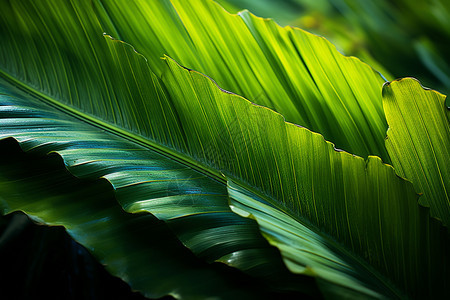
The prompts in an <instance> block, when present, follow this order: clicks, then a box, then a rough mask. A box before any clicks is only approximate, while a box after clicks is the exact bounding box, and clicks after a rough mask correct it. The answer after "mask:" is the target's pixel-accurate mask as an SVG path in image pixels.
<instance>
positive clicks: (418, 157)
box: [383, 78, 450, 226]
mask: <svg viewBox="0 0 450 300" xmlns="http://www.w3.org/2000/svg"><path fill="white" fill-rule="evenodd" d="M445 98H446V97H445V96H444V95H442V94H440V93H438V92H436V91H432V90H425V89H424V88H422V87H421V86H420V83H419V82H418V81H416V80H414V79H411V78H405V79H401V80H396V81H393V82H391V83H389V84H386V85H385V86H384V88H383V105H384V110H385V112H386V118H387V120H388V122H389V130H388V134H387V140H386V148H387V150H388V152H389V155H390V156H391V159H392V163H393V165H394V167H395V169H396V171H397V173H398V174H399V175H400V176H403V177H406V178H408V179H409V180H411V181H412V182H413V183H414V187H415V188H416V191H417V192H418V193H423V196H422V197H421V198H420V201H421V203H423V204H424V205H426V206H429V207H430V211H431V214H432V215H433V216H436V217H437V218H439V219H441V220H442V222H443V223H444V224H445V225H447V226H450V168H449V166H450V123H449V116H450V109H449V108H448V107H447V106H446V105H445Z"/></svg>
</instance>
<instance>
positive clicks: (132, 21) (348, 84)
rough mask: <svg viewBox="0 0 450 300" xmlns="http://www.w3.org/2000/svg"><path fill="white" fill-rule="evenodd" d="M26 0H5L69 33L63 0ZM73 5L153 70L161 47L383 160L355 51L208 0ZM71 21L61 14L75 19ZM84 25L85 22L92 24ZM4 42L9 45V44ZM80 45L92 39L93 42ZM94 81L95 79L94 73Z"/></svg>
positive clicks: (378, 119)
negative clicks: (345, 52)
mask: <svg viewBox="0 0 450 300" xmlns="http://www.w3.org/2000/svg"><path fill="white" fill-rule="evenodd" d="M26 3H27V1H25V2H23V4H21V2H14V3H13V4H12V5H13V7H17V10H18V11H20V10H21V9H23V8H21V7H20V6H24V7H25V8H26V10H27V14H29V13H31V12H32V9H30V7H32V6H38V7H39V6H44V7H46V8H45V11H42V12H40V13H39V15H40V16H41V17H42V18H44V19H45V20H47V21H46V22H47V23H48V24H52V25H47V27H43V30H44V31H43V32H45V30H46V29H45V28H51V31H55V30H56V31H58V34H57V36H63V35H66V34H69V33H68V31H67V29H66V28H67V25H65V24H67V23H68V22H67V21H66V20H63V19H61V17H60V16H58V14H59V13H58V11H57V10H63V11H64V10H67V9H66V8H63V6H64V5H62V4H58V5H57V6H54V5H53V3H52V4H45V2H43V3H39V4H38V5H37V4H32V5H27V4H26ZM73 5H74V7H75V8H76V10H79V18H80V20H81V22H83V23H86V24H89V23H91V22H98V23H99V24H101V27H102V28H101V29H99V30H102V31H101V32H106V33H108V34H110V35H112V36H114V37H116V38H119V39H121V40H123V41H126V42H128V43H130V44H132V45H133V46H135V47H136V49H137V51H138V52H140V53H142V54H143V55H144V56H145V57H146V58H147V59H148V60H149V64H150V67H151V69H152V70H153V72H155V73H156V74H158V75H160V74H161V71H162V67H161V64H160V62H159V58H160V57H161V56H163V55H168V56H170V57H172V58H174V59H175V60H176V61H178V62H179V63H180V64H181V65H183V66H186V67H188V68H191V69H194V70H197V71H200V72H202V73H204V74H207V75H208V76H211V77H212V78H213V79H214V80H216V81H217V82H218V84H219V85H220V86H221V87H222V88H224V89H226V90H229V91H231V92H234V93H237V94H239V95H242V96H243V97H245V98H247V99H249V100H251V101H253V102H255V103H257V104H259V105H263V106H266V107H269V108H272V109H274V110H276V111H277V112H279V113H281V114H282V115H283V116H284V117H285V118H286V120H287V121H289V122H293V123H295V124H299V125H301V126H305V127H307V128H309V129H310V130H312V131H314V132H319V133H321V134H322V135H323V136H324V137H325V138H326V139H327V140H329V141H332V142H334V143H335V144H336V146H337V147H338V148H341V149H344V150H346V151H349V152H350V153H354V154H356V155H360V156H363V157H367V156H368V155H377V156H380V157H381V158H382V159H383V160H384V161H386V162H388V159H389V157H388V155H387V153H386V150H385V148H384V137H385V132H386V129H387V124H386V121H385V118H384V114H383V109H382V102H381V98H380V94H381V86H382V83H383V82H384V81H385V80H384V79H383V78H382V77H381V76H380V75H379V74H378V73H377V72H376V71H374V70H373V69H372V68H370V67H369V66H368V65H366V64H364V63H362V62H361V61H359V60H358V59H356V58H354V57H350V58H349V57H344V56H342V55H341V54H340V53H339V52H338V51H337V50H336V49H335V47H334V46H333V45H331V44H330V43H329V42H328V41H326V40H325V39H323V38H322V37H318V36H315V35H312V34H309V33H307V32H304V31H302V30H300V29H297V28H291V27H285V28H281V27H279V26H278V25H276V23H275V22H273V21H271V20H264V19H260V18H257V17H255V16H253V15H251V14H249V13H248V12H242V13H241V14H240V15H231V14H228V13H227V12H226V11H224V10H223V9H222V8H221V7H220V6H219V5H217V4H216V3H214V2H213V1H210V0H207V1H205V0H194V1H178V0H173V1H167V0H164V1H158V0H151V1H148V0H139V1H132V2H131V3H130V2H129V1H108V0H107V1H102V2H101V3H100V2H98V1H93V3H91V1H88V0H85V1H82V3H78V4H73ZM172 5H173V6H174V7H175V9H174V8H173V7H172ZM78 6H83V7H84V8H77V7H78ZM60 7H61V8H60ZM14 9H16V8H14ZM54 11H56V12H54ZM53 13H54V14H55V15H56V16H52V14H53ZM5 14H9V13H8V12H7V11H5ZM11 15H14V14H13V13H11ZM20 18H22V17H18V18H17V19H18V20H20ZM84 19H87V20H88V21H82V20H84ZM33 20H34V21H33V22H31V23H27V22H26V23H25V24H20V22H19V23H18V24H16V25H14V26H11V25H7V24H5V25H4V28H5V30H6V28H9V27H11V28H9V29H8V32H9V33H8V32H5V33H4V34H3V35H2V36H5V39H4V40H3V41H2V43H5V45H8V43H10V42H8V40H9V39H7V38H6V37H7V36H8V35H9V34H11V32H14V34H18V35H19V36H20V35H23V32H30V31H31V32H33V31H34V29H33V27H34V25H33V24H35V23H36V26H38V27H41V25H39V24H38V23H39V22H40V21H39V19H38V18H34V17H33ZM49 20H51V21H49ZM80 20H78V19H75V20H73V21H71V22H73V23H74V24H77V23H79V22H80ZM93 20H96V21H93ZM86 24H84V25H83V26H84V27H85V30H86V31H89V30H92V27H90V26H86ZM20 27H24V28H23V29H19V28H20ZM53 27H58V28H59V29H55V28H53ZM21 31H22V33H21ZM38 34H39V33H38ZM70 34H71V35H78V33H76V32H73V33H72V32H71V33H70ZM89 34H94V32H90V33H89ZM95 34H99V31H95ZM31 38H33V36H32V35H31ZM77 40H80V39H79V37H77V38H74V39H71V40H70V41H68V42H67V43H66V44H63V45H58V43H59V38H55V39H48V42H47V44H46V46H44V47H45V48H52V47H58V48H61V47H62V48H63V49H68V50H67V52H68V53H70V51H72V50H70V49H73V47H79V46H80V45H77V44H76V42H75V41H77ZM11 43H12V45H11V47H12V50H11V51H15V50H13V49H15V46H13V45H14V43H13V42H11ZM86 46H87V47H88V49H89V48H90V47H95V48H97V47H98V45H97V42H95V41H92V44H88V45H86ZM38 47H42V46H38ZM44 51H50V52H55V50H54V49H45V50H44ZM54 54H55V55H57V56H56V57H58V56H59V55H58V54H57V53H54ZM30 58H32V56H31V57H30ZM27 59H28V58H27V57H26V56H25V58H23V60H21V61H20V60H18V61H14V60H13V61H11V62H9V63H10V64H18V65H20V64H22V63H25V64H26V63H27ZM100 60H101V58H100ZM30 63H31V62H30ZM71 63H73V64H76V63H77V62H75V61H72V62H71ZM85 75H86V74H84V75H83V76H85ZM99 79H101V78H99ZM68 80H69V81H70V80H71V79H70V78H69V79H68ZM95 81H99V84H101V85H103V84H104V82H103V81H102V80H95ZM43 83H44V84H45V82H43ZM61 87H62V88H64V85H62V86H61ZM53 89H54V88H53ZM88 95H89V93H88ZM88 95H87V96H88ZM80 96H83V95H80Z"/></svg>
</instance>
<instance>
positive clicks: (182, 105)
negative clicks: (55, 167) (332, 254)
mask: <svg viewBox="0 0 450 300" xmlns="http://www.w3.org/2000/svg"><path fill="white" fill-rule="evenodd" d="M149 3H153V2H149ZM21 5H22V2H14V3H7V4H5V5H4V7H5V9H6V10H7V11H8V12H9V13H11V14H4V15H3V14H2V17H1V22H2V26H1V27H0V28H2V35H4V36H5V38H4V39H2V48H1V49H2V50H1V56H0V58H1V66H2V74H3V76H4V77H5V78H8V79H9V80H10V81H13V82H14V83H15V84H16V85H19V86H21V88H23V89H25V90H26V91H28V92H31V93H34V94H38V95H40V97H41V98H42V100H44V101H46V102H48V103H50V104H51V105H53V106H56V107H58V108H59V109H60V110H63V111H64V112H66V113H69V114H73V115H75V116H76V117H78V118H80V119H82V120H84V121H87V122H90V123H91V124H95V125H96V126H98V127H101V128H102V129H103V130H107V131H111V132H114V133H115V134H117V135H120V136H121V137H122V138H124V139H126V140H132V141H134V142H136V143H139V144H141V145H142V146H144V147H146V148H151V149H154V150H157V151H158V152H160V153H163V154H164V155H165V156H169V157H171V158H172V159H174V160H178V161H181V162H183V163H184V164H185V165H189V166H191V167H193V168H196V169H197V170H200V171H201V172H202V174H207V175H208V176H210V177H212V178H216V179H217V180H219V181H221V182H224V181H225V180H224V177H223V176H222V174H224V175H225V176H226V177H227V179H230V180H233V181H236V182H237V183H239V184H240V185H242V186H243V187H244V188H247V189H249V190H251V191H252V193H255V194H258V195H260V197H262V198H264V199H266V201H268V202H270V203H271V205H272V206H273V207H275V208H276V209H278V210H280V211H282V212H284V213H285V214H288V215H290V216H292V218H294V219H295V220H296V221H297V222H299V223H300V224H303V225H305V226H308V227H311V229H313V230H314V231H315V232H316V233H319V234H320V235H321V236H323V237H325V238H326V239H335V240H336V241H338V243H339V244H340V245H341V247H342V249H347V251H348V252H349V253H350V254H349V255H350V256H354V257H357V258H358V259H361V260H364V261H365V263H364V264H365V265H370V266H371V267H370V268H367V270H368V271H369V272H370V273H371V274H373V276H374V277H378V279H379V281H380V282H381V286H382V287H383V288H381V287H380V288H379V290H377V292H379V293H382V294H384V295H386V296H393V295H397V296H401V295H403V294H402V292H398V290H397V289H396V288H392V287H391V286H392V285H391V281H392V282H394V283H395V285H396V286H397V287H399V289H401V290H402V291H403V292H404V293H406V294H409V295H418V297H422V296H424V297H425V296H430V295H440V294H442V293H444V292H445V291H444V284H443V282H445V279H446V278H448V275H447V273H445V272H446V271H445V268H446V266H447V265H448V261H447V260H446V258H445V255H444V254H443V253H445V252H444V250H445V249H447V248H445V247H435V245H436V244H439V241H440V240H441V239H440V238H441V237H439V236H433V235H432V233H430V232H433V231H431V230H430V231H428V229H429V227H431V226H428V225H427V224H428V223H427V222H428V215H427V214H426V212H424V211H423V210H422V209H421V208H419V206H418V205H417V195H416V194H415V193H414V190H413V188H412V185H411V184H409V183H408V182H406V181H404V180H403V179H401V178H399V177H397V176H396V175H395V173H394V171H393V170H392V168H390V167H389V166H387V165H384V164H382V162H381V160H380V159H378V158H374V157H370V158H369V160H368V161H365V160H364V159H362V158H360V157H356V156H352V155H350V154H349V153H347V152H342V151H336V149H335V148H334V145H333V144H331V143H329V142H326V141H325V140H324V138H323V136H321V135H319V134H316V133H313V132H311V131H309V130H308V129H306V128H302V127H300V126H297V125H294V124H292V123H286V122H285V120H284V118H283V116H282V115H280V114H277V113H275V112H274V111H271V110H270V109H268V108H265V107H261V106H257V105H254V104H252V103H251V102H249V101H247V100H245V99H243V98H242V97H240V96H237V95H235V94H232V93H229V92H226V91H224V90H221V89H219V88H218V87H217V85H216V84H215V83H214V82H213V81H211V80H210V79H209V78H207V77H205V76H204V75H202V74H200V73H198V72H195V71H191V70H188V69H183V68H181V67H180V66H179V65H178V64H176V63H175V62H174V61H172V60H170V59H168V58H166V60H165V65H164V64H162V67H161V69H160V70H161V74H162V77H161V78H158V77H157V76H156V75H155V74H154V73H153V72H152V70H151V68H150V67H149V64H148V61H147V60H146V59H145V58H143V57H142V56H141V55H139V54H136V52H135V51H134V49H133V48H131V47H130V46H129V45H127V44H124V43H122V42H120V41H117V40H113V39H111V38H110V37H108V36H107V37H106V38H105V39H104V40H102V38H101V36H100V34H98V32H99V29H102V27H101V26H100V23H101V22H102V20H101V19H97V18H96V17H95V15H94V14H93V11H92V10H91V7H89V6H82V5H77V4H76V3H69V2H61V3H59V6H58V10H56V8H55V7H54V6H50V5H49V3H47V2H42V3H41V2H39V3H38V4H33V6H32V7H31V8H27V9H25V8H24V7H21ZM45 5H48V6H45ZM186 7H189V6H186ZM212 7H214V6H212ZM15 11H20V12H21V14H15V13H14V12H15ZM14 16H16V17H17V16H20V18H14ZM218 16H219V15H218ZM229 17H230V18H231V17H232V16H229ZM22 18H26V20H30V21H32V22H20V20H22ZM99 18H100V17H99ZM233 18H236V17H233ZM105 22H106V21H105ZM109 22H110V21H109ZM50 24H52V25H54V24H58V26H50ZM109 24H111V23H109ZM3 25H4V26H3ZM111 30H114V28H112V29H111ZM19 45H20V47H19ZM341 59H342V57H341ZM150 66H151V64H150ZM370 72H372V73H373V71H372V70H370ZM377 80H378V79H375V82H376V81H377ZM12 110H13V111H14V110H15V109H12ZM31 111H32V112H33V111H34V110H31ZM18 112H20V109H18ZM5 114H6V116H7V118H6V120H5V122H4V125H3V126H2V130H4V134H3V136H4V137H7V136H14V137H16V136H19V137H20V136H21V135H24V137H25V138H24V139H23V140H21V141H20V142H21V145H23V146H22V147H24V149H25V150H27V149H34V148H36V149H42V150H41V151H43V152H45V153H47V152H49V151H58V152H59V153H61V155H62V156H63V158H64V161H65V163H66V164H67V165H68V166H69V169H70V170H71V172H73V173H74V174H75V175H77V176H84V175H83V174H85V175H86V176H92V177H95V176H98V177H101V176H105V177H106V178H108V180H110V181H111V182H112V183H113V181H115V183H113V185H115V187H116V190H117V194H118V195H120V194H121V193H122V192H123V193H122V195H123V197H120V199H122V200H120V199H119V202H120V203H121V204H122V206H123V207H124V208H125V209H127V210H128V211H130V212H137V211H142V210H146V211H149V212H151V213H154V214H155V215H157V216H159V217H160V218H162V219H166V220H167V219H168V220H170V214H175V215H176V217H178V219H180V220H181V219H182V217H181V216H182V215H183V214H185V213H186V214H188V215H189V214H192V215H194V214H195V212H196V211H198V210H199V211H200V212H204V211H202V209H203V207H202V208H200V207H199V208H194V209H192V202H191V201H192V198H190V197H185V196H187V195H184V194H186V193H189V192H184V190H183V193H184V194H183V195H182V196H178V195H172V194H167V191H171V190H172V186H170V187H169V186H167V184H169V181H173V180H169V181H164V180H165V179H173V177H171V175H166V174H164V175H163V176H162V177H158V176H159V174H157V173H156V174H153V173H152V172H151V173H150V174H149V173H148V172H145V171H148V166H147V163H148V162H144V161H143V162H142V163H143V164H144V165H145V166H142V165H140V163H141V160H142V159H141V156H140V154H139V153H136V157H138V159H137V160H136V161H133V159H134V155H135V154H133V155H131V153H135V152H129V151H130V150H133V149H134V148H133V147H134V146H133V147H131V149H130V147H125V145H123V146H122V145H121V144H120V143H122V142H124V141H122V140H120V141H119V142H120V143H119V144H120V145H121V146H120V147H119V148H118V149H116V150H117V151H119V150H120V151H119V152H118V153H117V154H118V156H114V154H115V151H116V150H112V149H111V148H114V147H115V143H110V142H109V139H101V138H99V137H97V136H96V135H94V136H93V137H92V140H91V139H90V135H89V133H86V134H83V135H81V134H80V133H77V134H75V135H74V134H71V133H70V131H68V133H61V132H62V131H61V130H58V135H56V136H51V135H50V136H48V135H46V133H45V134H44V135H43V136H41V135H39V140H36V141H35V142H36V143H37V144H33V143H34V142H33V139H34V138H36V136H35V135H38V134H39V131H40V130H39V129H38V128H42V127H43V128H45V129H52V128H54V127H52V126H56V125H57V126H58V128H62V127H63V128H64V127H70V126H71V125H70V124H65V122H64V121H63V123H59V121H58V124H55V122H56V121H55V120H52V119H51V118H50V119H48V118H43V119H39V120H34V119H33V118H31V119H28V118H27V119H26V120H22V121H25V124H27V126H29V128H35V129H36V131H31V132H24V131H23V130H22V129H21V126H22V125H24V124H21V123H16V121H15V120H11V119H9V117H8V116H10V115H11V109H9V108H6V112H5ZM42 122H44V123H42ZM15 126H17V127H15ZM61 126H62V127H61ZM23 128H25V127H23ZM14 130H18V132H17V131H16V132H15V131H14ZM44 132H45V130H44ZM26 134H30V135H31V136H26ZM80 135H81V137H83V138H84V137H86V138H87V139H88V142H86V143H84V142H81V143H80V141H77V138H79V137H80ZM99 141H102V143H103V142H104V143H105V144H102V143H99ZM28 144H29V145H30V146H31V147H30V148H28V146H27V145H28ZM97 144H99V145H100V149H98V152H97V150H96V151H93V150H92V149H93V148H95V145H97ZM133 145H134V144H133ZM59 147H62V148H59ZM67 147H75V148H74V150H75V151H72V149H70V148H69V149H68V148H67ZM77 147H82V148H83V151H78V150H79V148H77ZM105 147H106V148H109V149H108V155H109V154H112V155H113V156H112V157H113V160H112V161H111V159H110V158H106V159H105V160H103V159H104V156H102V155H101V148H105ZM121 147H124V148H123V149H126V151H122V150H123V149H122V148H121ZM89 151H92V153H90V152H89ZM124 157H127V158H129V159H127V163H129V164H131V165H133V166H134V165H139V166H140V168H142V170H134V169H133V168H131V169H129V170H128V171H130V173H127V172H122V171H123V169H122V170H121V168H122V167H123V168H126V169H127V168H129V167H127V166H123V165H121V163H123V162H124V161H123V160H124ZM129 161H131V162H129ZM91 164H94V165H96V166H98V167H99V169H97V168H91V167H90V165H91ZM116 164H119V166H120V167H119V166H117V165H116ZM118 168H119V169H118ZM105 170H111V172H112V174H114V175H107V173H109V171H108V172H106V171H105ZM141 171H142V172H141ZM105 172H106V173H105ZM189 172H193V171H189ZM128 174H130V175H131V176H130V177H128ZM194 174H197V173H194ZM148 176H149V177H148ZM154 176H155V177H154ZM195 176H197V175H195ZM202 176H203V175H202ZM148 178H150V180H149V179H148ZM200 182H201V181H200ZM208 182H209V181H208ZM207 184H209V183H207ZM178 186H179V183H178V182H177V183H176V184H175V187H178ZM200 186H202V187H203V184H201V183H200ZM212 186H213V187H214V185H212ZM136 187H137V188H138V191H136V190H134V191H133V189H134V188H136ZM140 187H145V192H144V194H143V195H142V196H140V195H139V192H140V191H139V188H140ZM153 187H154V188H155V190H152V188H153ZM222 188H224V186H222ZM218 189H220V187H218ZM192 190H194V191H195V190H196V189H195V188H193V189H192V188H189V189H188V191H192ZM128 191H133V192H132V194H133V197H130V195H129V194H128ZM223 191H224V193H223V194H221V193H218V194H217V193H212V194H211V193H207V194H208V195H209V197H212V198H215V200H211V201H212V203H219V201H220V199H222V200H223V199H226V196H227V193H226V191H225V190H223ZM147 193H153V194H152V195H151V196H150V198H149V195H148V194H147ZM195 193H197V192H195ZM136 195H137V196H136ZM198 196H200V198H199V199H209V198H202V197H201V196H202V194H201V193H200V195H198ZM221 197H223V198H221ZM155 198H156V199H158V201H155V202H152V201H148V200H149V199H155ZM160 198H165V199H164V200H165V201H168V202H162V199H160ZM212 198H211V199H212ZM196 199H197V198H196ZM216 201H217V202H216ZM165 203H169V204H170V205H167V206H165ZM174 203H181V204H182V206H185V208H186V209H187V210H186V211H185V210H184V209H182V210H181V211H177V210H171V207H173V205H171V204H174ZM221 205H222V204H219V206H221ZM205 207H208V205H206V206H205ZM222 207H223V206H222ZM189 209H190V210H189ZM228 212H229V210H228ZM177 214H179V215H177ZM205 215H206V214H205ZM225 215H226V214H225ZM230 215H231V213H230ZM209 216H212V219H213V220H212V221H211V222H212V223H207V224H214V222H218V223H217V224H221V223H220V220H221V219H220V216H219V215H212V214H211V215H209ZM235 217H236V216H234V215H233V217H232V218H235ZM230 218H231V217H230ZM187 219H189V220H194V218H193V217H192V218H191V217H190V218H187ZM203 222H204V220H203V221H202V224H205V223H203ZM169 223H170V222H169ZM199 223H200V222H199ZM174 224H175V222H174ZM179 224H181V223H179ZM216 227H217V226H216ZM172 228H174V230H175V231H176V232H178V237H179V238H180V239H181V240H182V241H183V243H184V244H185V245H187V246H188V247H189V248H190V249H192V250H193V251H194V252H195V253H196V254H198V255H200V256H203V257H206V258H207V259H208V260H216V259H219V258H217V257H218V256H214V255H210V254H209V253H208V251H207V249H208V247H205V246H203V245H202V242H203V241H208V240H209V241H208V243H216V242H217V243H218V244H219V245H220V241H217V240H210V239H207V238H205V239H197V240H196V237H197V236H198V235H197V234H190V233H186V234H184V233H183V232H182V230H183V229H184V228H183V226H178V229H177V228H176V226H175V225H174V226H173V227H172ZM188 228H190V227H188ZM195 228H197V227H195ZM217 228H218V230H219V231H220V230H222V229H221V227H220V228H219V227H217ZM236 228H241V227H239V226H234V225H233V227H231V228H229V229H230V230H231V231H235V230H236ZM242 228H243V227H242ZM202 229H203V228H202ZM207 229H209V228H205V230H204V231H203V232H202V234H204V236H205V237H211V236H213V234H214V231H208V230H207ZM177 230H181V231H177ZM223 232H227V231H226V230H225V231H223ZM242 237H244V238H246V237H247V236H245V235H243V234H239V235H238V236H234V235H230V237H229V238H231V239H233V238H237V239H238V240H239V239H240V241H239V244H240V243H242V244H243V245H244V244H245V241H242ZM446 241H447V239H443V241H442V243H444V245H445V243H446ZM208 245H209V246H211V244H208ZM424 245H425V246H424ZM225 246H227V245H225ZM218 248H220V249H222V248H221V247H220V246H219V247H218ZM225 248H226V247H225ZM406 249H407V250H406ZM227 251H228V252H227ZM233 251H235V250H234V248H232V247H231V248H229V249H227V250H226V251H225V250H224V252H221V253H223V256H225V255H228V254H230V252H233ZM406 251H408V252H406ZM441 251H442V252H441ZM219 252H220V251H219ZM405 257H407V259H405ZM424 258H425V259H424ZM219 260H220V259H219ZM364 264H362V265H363V266H364ZM372 268H373V269H372ZM423 278H427V280H426V281H425V282H424V280H423ZM368 281H370V279H369V280H368ZM368 285H369V286H370V284H368Z"/></svg>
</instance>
